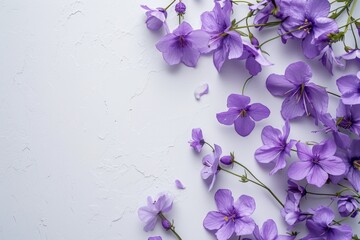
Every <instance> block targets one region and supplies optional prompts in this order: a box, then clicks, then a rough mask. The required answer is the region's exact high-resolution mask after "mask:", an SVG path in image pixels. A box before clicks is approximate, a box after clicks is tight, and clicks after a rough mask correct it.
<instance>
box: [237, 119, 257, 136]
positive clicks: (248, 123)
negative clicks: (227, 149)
mask: <svg viewBox="0 0 360 240" xmlns="http://www.w3.org/2000/svg"><path fill="white" fill-rule="evenodd" d="M234 126H235V131H236V132H237V133H238V134H239V135H240V136H242V137H246V136H248V135H249V134H250V133H251V132H252V130H253V129H254V128H255V122H254V121H253V120H252V119H251V118H250V117H249V116H247V117H238V118H237V119H236V120H235V121H234Z"/></svg>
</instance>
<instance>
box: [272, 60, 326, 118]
mask: <svg viewBox="0 0 360 240" xmlns="http://www.w3.org/2000/svg"><path fill="white" fill-rule="evenodd" d="M311 77H312V71H311V68H310V66H309V65H307V64H306V63H305V62H302V61H299V62H295V63H292V64H290V65H289V66H288V67H287V68H286V70H285V75H277V74H270V76H269V77H268V78H267V80H266V87H267V89H268V90H269V92H270V93H271V94H272V95H274V96H278V97H285V100H284V102H283V103H282V106H281V115H282V117H283V118H284V119H289V120H291V119H294V118H297V117H301V116H304V115H308V116H309V115H311V116H313V117H315V120H317V118H318V115H320V114H322V113H325V112H326V111H327V107H328V101H329V96H328V95H327V92H326V90H325V89H324V88H323V87H320V86H318V85H316V84H314V83H310V82H309V81H310V79H311ZM316 122H317V121H316Z"/></svg>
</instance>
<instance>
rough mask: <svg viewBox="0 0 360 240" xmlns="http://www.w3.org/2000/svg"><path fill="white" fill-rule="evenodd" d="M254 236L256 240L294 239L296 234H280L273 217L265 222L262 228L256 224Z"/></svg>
mask: <svg viewBox="0 0 360 240" xmlns="http://www.w3.org/2000/svg"><path fill="white" fill-rule="evenodd" d="M253 234H254V237H255V239H256V240H292V239H295V236H286V235H278V229H277V226H276V223H275V222H274V220H272V219H268V220H267V221H265V222H264V224H263V225H262V227H261V229H259V226H258V225H256V226H255V229H254V233H253Z"/></svg>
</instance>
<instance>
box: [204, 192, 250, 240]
mask: <svg viewBox="0 0 360 240" xmlns="http://www.w3.org/2000/svg"><path fill="white" fill-rule="evenodd" d="M215 202H216V206H217V209H218V210H219V211H212V212H209V213H208V214H207V215H206V217H205V219H204V222H203V225H204V227H205V228H206V229H207V230H210V231H215V230H216V234H215V235H216V237H217V239H218V240H227V239H229V238H230V237H231V236H232V235H233V234H234V233H235V234H236V235H237V236H240V235H246V234H251V233H252V232H253V230H254V228H255V223H254V220H253V219H252V218H250V217H249V216H250V215H251V214H252V213H253V212H254V210H255V200H254V199H253V198H252V197H250V196H247V195H241V196H240V197H239V199H238V200H237V201H236V202H235V203H234V198H233V196H232V193H231V191H230V190H228V189H219V190H218V191H217V192H216V193H215Z"/></svg>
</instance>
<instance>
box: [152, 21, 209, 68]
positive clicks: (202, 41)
mask: <svg viewBox="0 0 360 240" xmlns="http://www.w3.org/2000/svg"><path fill="white" fill-rule="evenodd" d="M208 40H209V36H208V34H207V33H206V32H205V31H203V30H193V28H192V27H191V25H190V24H189V23H187V22H185V21H184V22H182V23H181V24H180V25H179V26H178V28H177V29H175V30H174V31H173V32H172V33H168V34H167V35H165V36H164V37H162V38H161V39H160V41H159V42H158V43H157V44H156V48H157V49H158V50H159V51H160V52H162V55H163V57H164V60H165V61H166V62H167V63H168V64H169V65H175V64H179V63H180V62H182V63H184V64H185V65H186V66H188V67H195V66H196V63H197V61H198V60H199V57H200V54H201V52H202V51H203V49H205V48H206V47H207V44H208Z"/></svg>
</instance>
